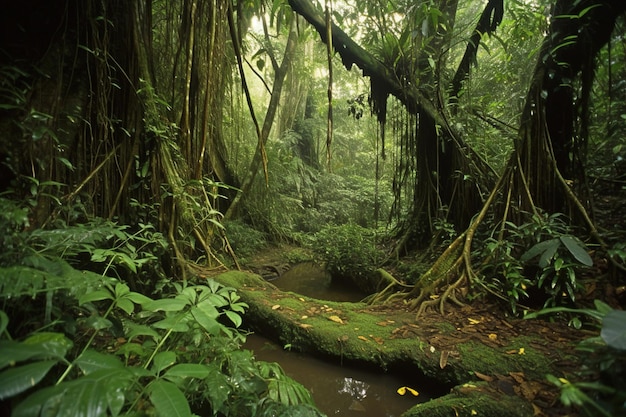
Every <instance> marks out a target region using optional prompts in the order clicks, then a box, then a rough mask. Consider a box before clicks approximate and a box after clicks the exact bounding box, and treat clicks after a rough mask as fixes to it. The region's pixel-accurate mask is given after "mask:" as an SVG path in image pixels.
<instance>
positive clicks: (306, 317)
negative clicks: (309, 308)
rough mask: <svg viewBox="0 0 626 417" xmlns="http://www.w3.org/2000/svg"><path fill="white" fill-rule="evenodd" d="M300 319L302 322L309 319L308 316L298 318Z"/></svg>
mask: <svg viewBox="0 0 626 417" xmlns="http://www.w3.org/2000/svg"><path fill="white" fill-rule="evenodd" d="M300 318H301V319H302V320H306V319H308V318H309V316H302V317H300Z"/></svg>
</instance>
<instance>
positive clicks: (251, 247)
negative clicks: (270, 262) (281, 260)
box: [224, 220, 267, 258]
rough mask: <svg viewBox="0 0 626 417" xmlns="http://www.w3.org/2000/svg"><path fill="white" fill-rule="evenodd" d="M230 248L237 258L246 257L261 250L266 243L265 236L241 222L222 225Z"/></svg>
mask: <svg viewBox="0 0 626 417" xmlns="http://www.w3.org/2000/svg"><path fill="white" fill-rule="evenodd" d="M224 227H225V228H226V235H227V236H228V241H229V242H230V246H231V247H232V248H233V250H234V251H235V253H236V254H237V256H241V257H244V258H246V257H248V256H250V255H253V254H254V253H255V252H258V251H259V250H260V249H261V248H263V247H264V246H265V245H266V244H267V241H266V239H265V234H264V233H263V232H260V231H258V230H256V229H254V228H253V227H251V226H249V225H247V224H245V223H243V222H241V221H237V220H235V221H229V222H225V223H224Z"/></svg>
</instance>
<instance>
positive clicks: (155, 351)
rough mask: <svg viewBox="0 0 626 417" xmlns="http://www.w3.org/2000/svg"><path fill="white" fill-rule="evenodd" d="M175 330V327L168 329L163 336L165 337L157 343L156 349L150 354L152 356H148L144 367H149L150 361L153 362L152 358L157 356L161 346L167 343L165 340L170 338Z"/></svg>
mask: <svg viewBox="0 0 626 417" xmlns="http://www.w3.org/2000/svg"><path fill="white" fill-rule="evenodd" d="M173 331H174V329H169V330H168V331H167V333H165V336H164V337H163V339H161V340H160V341H159V343H158V344H157V345H156V347H155V348H154V351H152V354H151V355H150V357H149V358H148V360H147V361H146V363H145V365H144V366H143V368H144V369H148V366H150V363H151V362H152V360H153V359H154V357H155V356H156V354H157V353H158V352H159V350H161V347H162V346H163V344H164V343H165V341H166V340H167V339H168V338H169V336H170V334H172V332H173Z"/></svg>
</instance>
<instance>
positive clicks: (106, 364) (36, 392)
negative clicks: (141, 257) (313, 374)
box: [0, 280, 320, 416]
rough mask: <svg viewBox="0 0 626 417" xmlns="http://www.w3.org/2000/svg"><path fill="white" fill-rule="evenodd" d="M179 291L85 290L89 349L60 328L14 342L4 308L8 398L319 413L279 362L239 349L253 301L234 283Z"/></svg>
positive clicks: (2, 351)
mask: <svg viewBox="0 0 626 417" xmlns="http://www.w3.org/2000/svg"><path fill="white" fill-rule="evenodd" d="M171 289H173V293H172V294H171V295H170V296H166V297H163V298H159V299H151V298H149V297H146V296H144V295H142V294H140V293H137V292H133V291H130V289H129V288H128V286H127V285H126V284H124V283H121V282H119V281H117V280H109V281H108V282H106V283H104V284H103V285H102V286H101V287H100V288H99V289H96V290H91V291H84V292H83V293H82V294H80V296H79V297H78V304H77V306H78V305H79V306H81V308H83V309H85V310H87V311H89V312H90V315H89V316H85V317H82V318H79V319H78V321H79V322H80V326H81V328H82V330H83V332H84V333H85V334H87V335H89V334H90V335H91V336H90V337H89V338H88V339H87V340H83V342H82V345H81V346H77V345H76V342H72V341H71V340H70V339H68V338H67V336H66V335H65V334H63V333H59V332H40V331H38V332H33V333H32V334H31V335H29V336H27V337H25V338H24V339H23V340H21V341H16V340H13V339H12V338H11V337H10V336H11V335H10V334H9V332H8V331H7V327H8V325H9V317H8V316H7V315H6V314H5V313H4V312H0V326H1V328H0V331H1V334H2V338H1V340H0V399H2V400H11V401H12V404H13V415H15V416H34V415H40V414H41V413H42V412H44V410H45V413H46V415H50V416H60V415H81V416H100V415H112V416H117V415H126V414H129V413H131V414H136V413H140V414H145V413H147V414H156V415H162V416H172V415H175V416H191V415H192V411H194V410H199V407H201V406H203V407H204V410H205V411H206V412H207V413H208V415H214V416H226V415H250V416H257V415H258V416H265V415H274V416H290V415H302V416H318V415H320V414H319V412H318V411H317V410H316V409H315V408H314V407H312V406H311V405H312V400H311V397H310V394H309V393H308V392H307V391H306V390H305V389H304V388H303V387H302V386H301V385H300V384H298V383H297V382H295V381H293V380H291V379H290V378H288V377H286V376H285V375H284V373H283V372H282V370H281V369H280V367H279V366H278V365H276V364H265V363H260V362H256V361H254V359H253V357H252V355H251V354H250V353H249V352H248V351H242V350H240V347H241V343H242V342H243V340H244V336H243V335H242V334H241V333H240V332H239V331H238V330H237V327H239V326H240V325H241V323H242V315H243V313H244V311H245V308H246V307H247V306H246V304H245V303H242V302H241V301H240V299H239V296H238V295H237V293H236V292H235V291H234V290H233V289H232V288H228V287H224V286H222V285H220V284H217V283H216V282H215V281H212V280H209V281H207V282H206V285H187V283H184V282H183V283H180V284H178V283H177V284H173V285H172V287H171ZM0 295H1V296H2V297H6V294H4V293H2V294H0ZM101 312H102V313H101ZM116 322H120V323H121V324H122V326H121V327H122V329H121V330H122V332H123V334H122V336H121V337H119V336H118V337H115V336H116V331H114V327H115V323H116ZM228 323H229V324H228ZM96 340H98V343H94V342H95V341H96ZM291 406H294V407H291ZM207 408H208V411H207V410H206V409H207ZM292 408H293V410H295V413H296V414H291V410H292ZM268 410H273V413H270V411H268Z"/></svg>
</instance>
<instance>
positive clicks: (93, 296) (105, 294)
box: [78, 290, 113, 306]
mask: <svg viewBox="0 0 626 417" xmlns="http://www.w3.org/2000/svg"><path fill="white" fill-rule="evenodd" d="M101 300H113V294H111V293H110V292H109V291H107V290H97V291H92V292H89V293H87V294H83V295H81V296H80V297H79V298H78V305H81V306H82V305H83V304H85V303H91V302H94V301H101Z"/></svg>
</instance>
